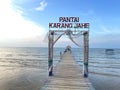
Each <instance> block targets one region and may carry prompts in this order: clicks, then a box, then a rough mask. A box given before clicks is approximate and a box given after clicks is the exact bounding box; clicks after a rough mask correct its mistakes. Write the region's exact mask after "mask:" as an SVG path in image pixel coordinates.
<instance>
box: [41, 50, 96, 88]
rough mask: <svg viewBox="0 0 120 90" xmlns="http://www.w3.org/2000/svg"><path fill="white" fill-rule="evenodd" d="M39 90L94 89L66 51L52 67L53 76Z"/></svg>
mask: <svg viewBox="0 0 120 90" xmlns="http://www.w3.org/2000/svg"><path fill="white" fill-rule="evenodd" d="M40 90H94V88H93V87H92V85H91V83H90V82H89V80H88V79H87V78H84V77H83V74H82V70H80V69H79V66H78V65H77V64H76V63H75V61H74V59H73V57H72V55H71V54H70V53H69V52H67V53H65V54H64V55H63V58H62V61H61V62H60V63H59V64H58V65H57V66H56V67H55V68H54V76H52V77H49V78H48V81H47V82H46V83H45V85H44V86H43V87H42V88H41V89H40Z"/></svg>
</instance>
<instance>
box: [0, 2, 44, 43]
mask: <svg viewBox="0 0 120 90" xmlns="http://www.w3.org/2000/svg"><path fill="white" fill-rule="evenodd" d="M12 1H13V0H2V1H0V42H3V43H6V42H10V41H11V42H13V41H17V42H18V41H22V42H24V41H25V42H27V41H31V40H34V39H36V38H37V40H38V37H39V40H40V41H38V43H40V42H41V41H42V40H41V39H43V38H40V37H43V34H44V33H45V28H44V27H42V26H40V25H37V24H36V23H34V22H32V21H30V20H27V19H25V18H24V17H23V16H22V15H21V14H22V13H23V12H22V11H21V10H19V9H18V10H15V9H14V7H13V3H12ZM29 39H31V40H29ZM29 43H30V42H29Z"/></svg>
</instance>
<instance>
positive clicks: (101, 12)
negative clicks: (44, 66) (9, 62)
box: [0, 0, 120, 48]
mask: <svg viewBox="0 0 120 90" xmlns="http://www.w3.org/2000/svg"><path fill="white" fill-rule="evenodd" d="M119 10H120V0H1V1H0V47H44V46H45V47H46V46H47V43H45V42H44V41H43V40H44V37H45V35H46V33H47V32H48V31H49V27H48V24H49V23H50V22H58V19H59V17H79V18H80V22H88V23H90V34H89V44H90V47H91V48H120V30H119V29H120V11H119ZM67 44H69V45H71V46H73V47H74V46H75V45H74V44H73V43H72V42H71V41H70V40H68V39H67V38H65V39H64V38H62V39H60V40H59V42H58V43H56V46H58V47H59V46H66V45H67Z"/></svg>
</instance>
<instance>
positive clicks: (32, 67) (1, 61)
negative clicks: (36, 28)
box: [0, 47, 120, 90]
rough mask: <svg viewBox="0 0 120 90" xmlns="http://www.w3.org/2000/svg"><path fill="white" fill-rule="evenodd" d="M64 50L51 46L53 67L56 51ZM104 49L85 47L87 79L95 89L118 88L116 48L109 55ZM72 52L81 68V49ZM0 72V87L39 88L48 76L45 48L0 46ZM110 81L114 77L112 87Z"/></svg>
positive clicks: (119, 65) (119, 68)
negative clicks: (87, 51) (87, 49)
mask: <svg viewBox="0 0 120 90" xmlns="http://www.w3.org/2000/svg"><path fill="white" fill-rule="evenodd" d="M64 49H65V48H54V66H56V65H57V64H58V63H59V60H60V52H62V53H63V52H64ZM105 50H106V49H103V48H102V49H100V48H90V49H89V80H90V81H91V82H92V84H93V86H94V87H95V89H96V90H117V89H118V88H119V87H118V88H117V89H115V88H114V87H116V86H115V85H118V84H115V83H119V82H118V81H117V80H119V78H120V49H113V50H114V51H113V53H112V54H107V53H106V51H105ZM72 55H73V57H74V58H75V61H76V63H77V64H79V66H80V68H81V69H83V48H72ZM0 72H1V74H0V75H1V77H0V90H39V89H40V88H39V87H41V86H42V85H43V84H44V83H45V81H46V80H47V78H48V49H47V48H42V47H27V48H26V47H22V48H20V47H19V48H18V47H16V48H0ZM8 78H9V79H8ZM110 80H114V83H113V85H114V86H113V87H112V86H111V85H109V84H112V83H110ZM2 82H3V83H2ZM10 82H12V83H10ZM14 82H15V83H14ZM16 83H17V84H16ZM13 84H14V85H13ZM20 84H22V85H20ZM34 84H35V85H34ZM36 84H37V85H38V86H36ZM31 85H33V86H32V87H34V89H32V88H31V87H30V86H31ZM104 85H106V86H104ZM103 86H104V87H103ZM110 86H111V87H112V88H111V87H110ZM6 87H7V88H6ZM35 87H37V88H35ZM110 88H111V89H110Z"/></svg>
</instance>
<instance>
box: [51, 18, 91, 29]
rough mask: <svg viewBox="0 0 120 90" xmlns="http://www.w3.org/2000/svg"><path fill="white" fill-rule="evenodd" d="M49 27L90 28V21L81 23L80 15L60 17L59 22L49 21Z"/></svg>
mask: <svg viewBox="0 0 120 90" xmlns="http://www.w3.org/2000/svg"><path fill="white" fill-rule="evenodd" d="M49 28H77V29H89V23H80V22H79V17H59V22H58V23H49Z"/></svg>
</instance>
